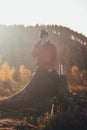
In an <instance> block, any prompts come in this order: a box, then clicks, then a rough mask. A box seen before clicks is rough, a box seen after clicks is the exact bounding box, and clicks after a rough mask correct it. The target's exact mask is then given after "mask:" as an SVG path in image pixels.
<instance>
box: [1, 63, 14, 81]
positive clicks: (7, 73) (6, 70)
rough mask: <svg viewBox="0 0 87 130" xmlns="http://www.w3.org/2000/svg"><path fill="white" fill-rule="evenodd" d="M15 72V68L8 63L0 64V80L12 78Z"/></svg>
mask: <svg viewBox="0 0 87 130" xmlns="http://www.w3.org/2000/svg"><path fill="white" fill-rule="evenodd" d="M14 74H15V68H14V67H12V68H10V67H9V65H8V63H7V62H5V63H4V64H3V65H2V66H1V70H0V80H1V81H3V80H13V76H14Z"/></svg>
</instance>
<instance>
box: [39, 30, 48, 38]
mask: <svg viewBox="0 0 87 130" xmlns="http://www.w3.org/2000/svg"><path fill="white" fill-rule="evenodd" d="M44 35H48V32H47V31H46V30H44V29H42V30H41V31H40V38H42V37H43V36H44Z"/></svg>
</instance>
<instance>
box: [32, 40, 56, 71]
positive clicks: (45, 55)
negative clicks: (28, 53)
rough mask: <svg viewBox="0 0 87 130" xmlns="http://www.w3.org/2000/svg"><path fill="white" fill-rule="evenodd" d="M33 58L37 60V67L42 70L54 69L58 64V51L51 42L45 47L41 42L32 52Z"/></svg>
mask: <svg viewBox="0 0 87 130" xmlns="http://www.w3.org/2000/svg"><path fill="white" fill-rule="evenodd" d="M32 55H33V57H36V58H37V66H38V68H41V69H50V68H51V69H54V68H55V67H56V66H57V64H58V55H57V50H56V47H55V45H54V44H52V43H51V42H50V41H49V42H48V43H47V44H45V45H43V44H41V43H40V41H39V42H38V43H37V44H36V45H35V46H34V48H33V50H32Z"/></svg>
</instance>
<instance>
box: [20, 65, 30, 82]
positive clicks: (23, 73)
mask: <svg viewBox="0 0 87 130" xmlns="http://www.w3.org/2000/svg"><path fill="white" fill-rule="evenodd" d="M19 72H20V79H21V80H22V81H23V82H28V81H29V79H30V77H31V75H32V74H31V71H30V70H29V69H27V68H26V67H25V65H21V66H20V68H19Z"/></svg>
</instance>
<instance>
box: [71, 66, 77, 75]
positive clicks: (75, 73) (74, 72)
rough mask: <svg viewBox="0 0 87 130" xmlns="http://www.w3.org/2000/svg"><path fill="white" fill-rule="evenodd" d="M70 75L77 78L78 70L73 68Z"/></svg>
mask: <svg viewBox="0 0 87 130" xmlns="http://www.w3.org/2000/svg"><path fill="white" fill-rule="evenodd" d="M71 73H72V75H73V76H77V75H78V73H79V68H78V67H77V66H73V67H72V69H71Z"/></svg>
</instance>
